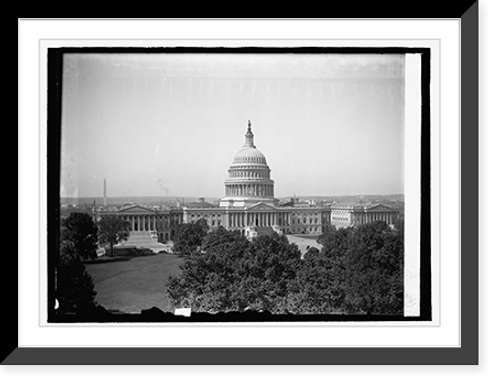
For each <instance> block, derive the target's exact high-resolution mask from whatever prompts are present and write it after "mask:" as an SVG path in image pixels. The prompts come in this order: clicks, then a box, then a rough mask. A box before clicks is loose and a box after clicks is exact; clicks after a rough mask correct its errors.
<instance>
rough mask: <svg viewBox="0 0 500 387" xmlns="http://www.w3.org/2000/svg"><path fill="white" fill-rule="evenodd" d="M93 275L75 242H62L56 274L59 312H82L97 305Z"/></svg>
mask: <svg viewBox="0 0 500 387" xmlns="http://www.w3.org/2000/svg"><path fill="white" fill-rule="evenodd" d="M95 295H96V292H95V291H94V282H93V280H92V277H91V276H90V275H89V274H88V273H87V271H86V270H85V265H84V264H83V262H82V260H81V255H80V254H79V253H78V251H77V248H76V246H75V244H74V243H73V242H72V241H70V240H65V241H62V242H61V246H60V255H59V264H58V267H57V275H56V298H57V300H58V302H59V308H58V309H57V313H59V314H82V313H85V312H87V311H90V310H91V309H93V308H95V307H96V304H95V302H94V298H95Z"/></svg>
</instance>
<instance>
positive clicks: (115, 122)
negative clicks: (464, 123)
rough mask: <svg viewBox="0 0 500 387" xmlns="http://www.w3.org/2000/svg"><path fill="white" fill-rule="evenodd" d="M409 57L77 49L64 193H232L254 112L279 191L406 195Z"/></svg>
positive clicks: (67, 62)
mask: <svg viewBox="0 0 500 387" xmlns="http://www.w3.org/2000/svg"><path fill="white" fill-rule="evenodd" d="M404 65H405V61H404V55H392V54H391V55H389V54H156V53H155V54H118V53H114V54H66V55H65V56H64V66H63V105H62V157H61V196H63V197H88V196H101V195H102V192H103V180H104V179H106V181H107V194H108V196H109V197H111V196H149V195H151V196H159V195H168V196H178V197H183V196H193V197H223V196H224V180H225V179H226V178H227V170H228V168H229V166H230V165H231V163H232V160H233V157H234V155H235V154H236V153H237V152H238V150H240V149H241V147H242V146H243V144H244V142H245V137H244V135H245V132H246V129H247V121H248V120H249V119H250V120H251V121H252V130H253V133H254V135H255V145H256V147H257V148H258V149H259V150H261V151H262V152H263V153H264V155H265V156H266V159H267V163H268V165H269V167H270V168H271V178H272V179H273V180H274V181H275V194H276V197H286V196H291V195H293V194H296V195H298V196H302V195H328V196H331V195H350V194H353V195H363V194H394V193H403V192H404V176H403V171H404V166H403V164H402V163H403V159H404V154H403V152H404V147H403V145H404V138H403V136H404Z"/></svg>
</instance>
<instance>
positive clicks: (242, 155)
mask: <svg viewBox="0 0 500 387" xmlns="http://www.w3.org/2000/svg"><path fill="white" fill-rule="evenodd" d="M234 164H264V165H267V162H266V157H265V156H264V154H263V153H262V152H261V151H260V150H258V149H257V148H251V147H246V146H245V147H243V148H242V149H241V150H240V151H239V152H238V153H236V155H235V156H234V160H233V165H234Z"/></svg>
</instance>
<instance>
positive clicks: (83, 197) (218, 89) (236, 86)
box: [47, 47, 431, 323]
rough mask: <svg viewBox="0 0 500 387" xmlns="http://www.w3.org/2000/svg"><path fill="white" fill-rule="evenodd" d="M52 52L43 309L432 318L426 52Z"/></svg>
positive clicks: (227, 317) (147, 315)
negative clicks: (45, 271) (426, 148)
mask: <svg viewBox="0 0 500 387" xmlns="http://www.w3.org/2000/svg"><path fill="white" fill-rule="evenodd" d="M48 66H49V68H48V73H49V81H48V89H49V98H48V123H49V125H48V139H49V143H48V144H49V155H48V162H49V169H48V176H49V177H48V186H49V198H48V219H49V229H48V231H49V232H48V238H49V240H48V246H49V252H57V254H49V256H48V265H47V268H48V289H47V291H48V302H47V307H48V311H47V313H48V314H47V321H48V322H49V323H58V322H117V323H118V322H182V323H188V322H305V321H316V322H322V321H404V320H409V321H415V320H418V321H429V320H431V302H430V289H431V283H430V269H429V268H430V259H431V257H430V247H429V243H430V242H429V241H428V240H427V239H426V235H427V234H426V233H427V232H428V230H429V227H430V217H429V213H428V212H429V195H430V193H429V191H428V190H429V181H430V176H429V171H428V165H429V160H428V159H429V157H430V155H429V154H428V153H427V152H428V150H423V148H425V147H423V146H422V145H425V144H426V141H428V138H429V130H430V128H429V123H428V110H427V113H426V109H428V105H429V103H430V102H429V99H428V95H429V91H428V89H429V82H428V79H427V82H426V71H428V70H429V57H428V50H426V49H418V48H416V49H415V48H411V49H410V48H405V47H376V48H374V47H355V48H349V47H341V48H335V47H333V48H332V47H328V48H321V47H315V48H313V49H311V48H307V47H299V48H283V47H281V48H267V49H263V48H252V47H243V48H238V49H235V48H216V49H209V48H203V47H197V48H182V47H181V48H179V47H177V48H170V49H162V48H156V49H147V48H141V49H122V48H113V47H109V48H100V49H95V48H94V49H93V48H85V47H63V48H59V49H49V61H48ZM415 69H416V70H415ZM50 77H52V78H50ZM427 78H428V76H427ZM426 139H427V140H426ZM50 147H52V148H50ZM50 149H55V150H59V154H54V152H50ZM51 159H52V160H51ZM50 192H52V194H50ZM421 214H423V215H422V216H421ZM415 231H416V232H417V233H416V234H415V233H413V234H412V232H415Z"/></svg>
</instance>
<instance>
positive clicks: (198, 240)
mask: <svg viewBox="0 0 500 387" xmlns="http://www.w3.org/2000/svg"><path fill="white" fill-rule="evenodd" d="M207 232H208V225H207V222H206V220H205V219H199V220H198V221H196V222H195V223H186V224H181V225H180V226H179V230H178V232H177V233H176V237H175V239H174V251H175V252H176V253H178V254H179V255H190V254H192V253H194V252H196V251H197V250H199V249H200V248H201V245H202V243H203V238H205V236H206V235H207Z"/></svg>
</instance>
